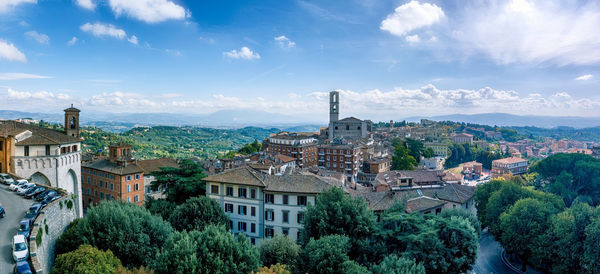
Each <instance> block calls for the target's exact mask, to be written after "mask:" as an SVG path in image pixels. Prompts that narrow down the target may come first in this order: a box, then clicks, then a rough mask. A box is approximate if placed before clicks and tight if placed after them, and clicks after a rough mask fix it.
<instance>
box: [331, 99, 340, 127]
mask: <svg viewBox="0 0 600 274" xmlns="http://www.w3.org/2000/svg"><path fill="white" fill-rule="evenodd" d="M339 119H340V92H339V91H332V92H330V93H329V122H330V123H331V122H337V121H338V120H339Z"/></svg>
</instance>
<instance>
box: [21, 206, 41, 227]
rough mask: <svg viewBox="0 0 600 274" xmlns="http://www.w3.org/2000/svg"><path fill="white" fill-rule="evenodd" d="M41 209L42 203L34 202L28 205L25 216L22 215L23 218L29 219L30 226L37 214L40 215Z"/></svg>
mask: <svg viewBox="0 0 600 274" xmlns="http://www.w3.org/2000/svg"><path fill="white" fill-rule="evenodd" d="M41 209H42V204H40V203H35V204H33V205H31V207H29V209H28V210H27V212H26V213H25V217H23V219H27V220H29V225H30V226H31V225H33V222H35V218H37V216H38V215H40V210H41Z"/></svg>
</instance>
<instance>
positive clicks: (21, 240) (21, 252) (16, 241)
mask: <svg viewBox="0 0 600 274" xmlns="http://www.w3.org/2000/svg"><path fill="white" fill-rule="evenodd" d="M12 250H13V259H14V260H15V262H18V261H23V260H25V261H26V260H27V258H29V249H28V248H27V239H25V236H23V235H15V236H14V237H13V240H12Z"/></svg>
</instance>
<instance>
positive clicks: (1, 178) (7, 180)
mask: <svg viewBox="0 0 600 274" xmlns="http://www.w3.org/2000/svg"><path fill="white" fill-rule="evenodd" d="M14 181H15V179H13V178H12V177H10V175H8V174H6V173H0V182H2V183H3V184H5V185H10V184H11V183H12V182H14Z"/></svg>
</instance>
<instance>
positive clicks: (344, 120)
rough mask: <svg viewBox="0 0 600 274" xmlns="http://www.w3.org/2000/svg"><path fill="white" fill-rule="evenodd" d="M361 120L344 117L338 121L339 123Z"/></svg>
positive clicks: (359, 120)
mask: <svg viewBox="0 0 600 274" xmlns="http://www.w3.org/2000/svg"><path fill="white" fill-rule="evenodd" d="M362 121H363V120H361V119H358V118H356V117H352V116H351V117H346V118H344V119H341V120H339V122H362Z"/></svg>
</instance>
